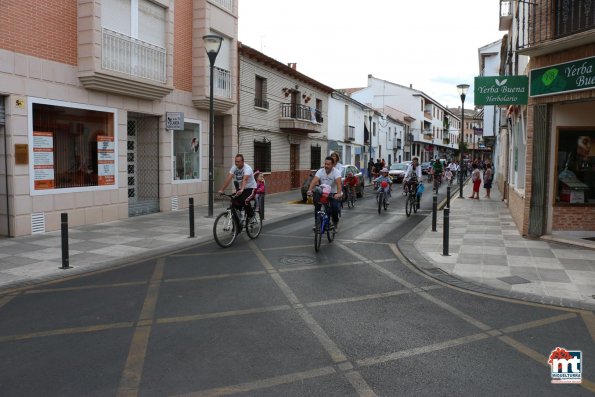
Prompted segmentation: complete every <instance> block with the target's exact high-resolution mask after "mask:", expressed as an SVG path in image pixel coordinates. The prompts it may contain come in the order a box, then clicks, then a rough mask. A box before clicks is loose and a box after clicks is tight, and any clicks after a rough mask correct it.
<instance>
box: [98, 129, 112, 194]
mask: <svg viewBox="0 0 595 397" xmlns="http://www.w3.org/2000/svg"><path fill="white" fill-rule="evenodd" d="M97 173H98V176H99V178H98V184H99V186H106V185H115V183H116V150H115V142H114V137H113V136H105V135H98V136H97Z"/></svg>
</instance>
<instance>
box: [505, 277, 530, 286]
mask: <svg viewBox="0 0 595 397" xmlns="http://www.w3.org/2000/svg"><path fill="white" fill-rule="evenodd" d="M498 280H500V281H504V282H505V283H507V284H510V285H516V284H528V283H530V282H531V281H529V280H527V279H525V278H522V277H519V276H509V277H499V278H498Z"/></svg>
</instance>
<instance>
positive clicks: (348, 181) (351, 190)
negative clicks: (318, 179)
mask: <svg viewBox="0 0 595 397" xmlns="http://www.w3.org/2000/svg"><path fill="white" fill-rule="evenodd" d="M358 182H359V181H358V180H357V177H356V176H355V175H353V172H349V173H347V177H346V178H345V181H343V190H344V191H345V193H346V195H347V197H349V194H351V195H352V197H353V199H354V200H355V197H356V195H355V187H356V186H357V184H358Z"/></svg>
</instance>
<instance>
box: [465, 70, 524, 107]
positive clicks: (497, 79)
mask: <svg viewBox="0 0 595 397" xmlns="http://www.w3.org/2000/svg"><path fill="white" fill-rule="evenodd" d="M528 82H529V79H528V77H527V76H484V77H476V78H475V90H474V98H475V100H474V102H475V105H476V106H483V105H526V104H527V102H528V99H529V98H528V91H529V89H528V86H529V83H528Z"/></svg>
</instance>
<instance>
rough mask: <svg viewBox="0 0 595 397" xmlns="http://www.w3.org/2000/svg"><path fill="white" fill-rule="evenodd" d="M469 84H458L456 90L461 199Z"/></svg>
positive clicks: (461, 196) (460, 195)
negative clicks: (459, 123)
mask: <svg viewBox="0 0 595 397" xmlns="http://www.w3.org/2000/svg"><path fill="white" fill-rule="evenodd" d="M468 89H469V84H459V85H458V86H457V90H458V91H459V95H460V96H461V105H462V107H461V136H460V137H459V198H463V135H464V132H465V96H467V90H468Z"/></svg>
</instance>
